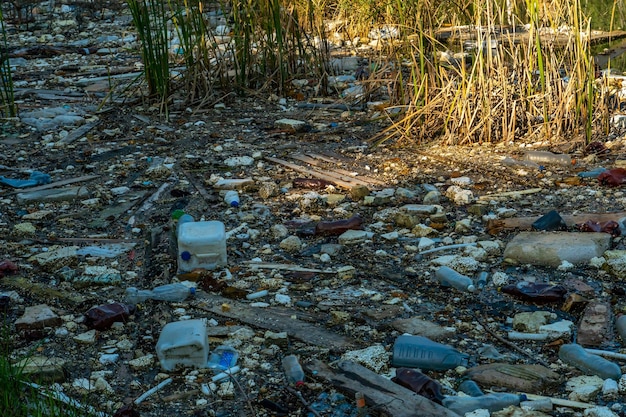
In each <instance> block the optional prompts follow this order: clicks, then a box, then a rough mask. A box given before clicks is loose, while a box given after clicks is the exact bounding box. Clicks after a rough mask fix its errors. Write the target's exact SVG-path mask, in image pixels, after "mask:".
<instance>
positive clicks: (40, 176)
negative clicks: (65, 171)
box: [0, 171, 51, 188]
mask: <svg viewBox="0 0 626 417" xmlns="http://www.w3.org/2000/svg"><path fill="white" fill-rule="evenodd" d="M50 182H51V179H50V175H48V174H44V173H43V172H39V171H33V172H31V173H30V179H28V180H18V179H14V178H6V177H2V176H0V184H4V185H8V186H9V187H13V188H26V187H34V186H35V185H43V184H49V183H50Z"/></svg>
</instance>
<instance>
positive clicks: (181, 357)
mask: <svg viewBox="0 0 626 417" xmlns="http://www.w3.org/2000/svg"><path fill="white" fill-rule="evenodd" d="M156 353H157V357H158V358H159V362H160V363H161V368H163V370H165V371H172V370H174V368H176V366H177V365H182V366H190V367H194V368H206V366H207V361H208V358H209V338H208V336H207V331H206V323H205V321H204V320H183V321H175V322H172V323H167V324H166V325H165V326H164V327H163V330H162V331H161V335H160V336H159V340H158V341H157V344H156Z"/></svg>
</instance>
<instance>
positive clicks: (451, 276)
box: [435, 266, 476, 292]
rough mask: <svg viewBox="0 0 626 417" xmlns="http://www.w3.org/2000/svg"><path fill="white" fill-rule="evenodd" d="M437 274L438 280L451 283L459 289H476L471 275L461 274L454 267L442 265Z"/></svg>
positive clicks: (467, 290) (444, 283)
mask: <svg viewBox="0 0 626 417" xmlns="http://www.w3.org/2000/svg"><path fill="white" fill-rule="evenodd" d="M435 276H436V277H437V281H439V282H440V283H441V284H443V285H449V286H451V287H454V288H456V289H457V290H459V291H464V292H474V291H476V287H475V286H474V281H472V279H471V278H470V277H467V276H465V275H463V274H460V273H458V272H456V271H455V270H454V269H452V268H448V267H447V266H442V267H441V268H439V269H438V270H437V272H435Z"/></svg>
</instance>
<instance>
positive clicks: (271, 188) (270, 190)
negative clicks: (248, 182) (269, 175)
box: [259, 181, 280, 200]
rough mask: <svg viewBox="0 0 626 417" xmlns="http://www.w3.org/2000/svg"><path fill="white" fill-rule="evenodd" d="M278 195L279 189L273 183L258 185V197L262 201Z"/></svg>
mask: <svg viewBox="0 0 626 417" xmlns="http://www.w3.org/2000/svg"><path fill="white" fill-rule="evenodd" d="M279 193H280V188H279V187H278V185H277V184H276V183H275V182H273V181H267V182H263V183H261V184H260V185H259V197H261V198H262V199H264V200H267V199H269V198H271V197H274V196H276V195H278V194H279Z"/></svg>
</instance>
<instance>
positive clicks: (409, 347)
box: [391, 335, 469, 371]
mask: <svg viewBox="0 0 626 417" xmlns="http://www.w3.org/2000/svg"><path fill="white" fill-rule="evenodd" d="M468 363H469V355H467V354H465V353H461V352H459V351H458V350H456V349H455V348H453V347H452V346H449V345H442V344H441V343H437V342H433V341H432V340H430V339H429V338H427V337H423V336H412V335H402V336H400V337H398V338H397V339H396V341H395V343H394V344H393V355H392V357H391V365H392V366H394V367H396V368H400V367H407V368H420V369H422V370H434V371H444V370H446V369H452V368H456V367H457V366H459V365H463V366H467V365H468Z"/></svg>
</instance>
